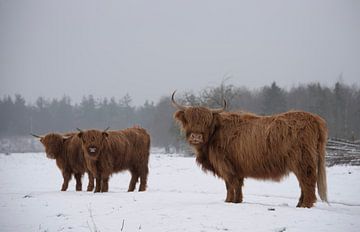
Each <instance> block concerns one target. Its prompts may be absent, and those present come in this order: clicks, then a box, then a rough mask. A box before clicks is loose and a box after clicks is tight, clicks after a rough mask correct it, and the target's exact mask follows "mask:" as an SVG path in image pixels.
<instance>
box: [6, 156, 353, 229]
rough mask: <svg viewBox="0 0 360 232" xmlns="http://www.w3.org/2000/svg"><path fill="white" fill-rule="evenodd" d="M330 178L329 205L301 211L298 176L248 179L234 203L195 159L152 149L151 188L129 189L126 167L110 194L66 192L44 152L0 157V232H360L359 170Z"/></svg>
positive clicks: (338, 169) (344, 169)
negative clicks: (275, 179)
mask: <svg viewBox="0 0 360 232" xmlns="http://www.w3.org/2000/svg"><path fill="white" fill-rule="evenodd" d="M327 177H328V195H329V200H330V205H328V204H326V203H322V202H318V203H317V204H316V206H315V207H314V208H312V209H299V208H296V207H295V206H296V204H297V201H298V197H299V191H300V190H299V187H298V183H297V181H296V178H295V177H294V176H293V175H290V176H289V177H288V178H285V179H284V180H283V181H282V182H280V183H275V182H264V181H256V180H251V179H247V180H246V181H245V186H244V203H242V204H228V203H224V199H225V194H226V192H225V185H224V183H223V181H221V180H219V179H217V178H215V177H213V176H212V175H207V174H205V173H203V172H202V171H201V170H200V168H199V167H197V165H196V163H195V160H194V158H183V157H169V156H166V155H157V154H152V155H151V161H150V175H149V182H148V191H147V192H142V193H139V192H133V193H128V192H126V191H127V186H128V183H129V180H130V176H129V174H128V173H127V172H123V173H118V174H115V175H113V176H112V178H111V179H110V183H109V185H110V188H109V189H110V191H109V192H108V193H96V194H94V193H92V192H91V193H90V192H86V191H82V192H75V191H74V190H75V184H74V182H75V181H74V180H72V181H71V182H70V186H69V189H68V191H67V192H60V191H59V190H60V187H61V184H62V177H61V174H60V171H59V170H58V169H57V167H56V165H55V162H54V161H53V160H49V159H47V158H46V157H45V154H44V153H32V154H30V153H28V154H12V155H10V156H6V155H3V154H0V231H3V232H4V231H16V232H20V231H26V232H28V231H102V232H104V231H156V232H161V231H197V232H198V231H360V167H352V166H335V167H331V168H328V169H327ZM86 185H87V178H84V179H83V189H86Z"/></svg>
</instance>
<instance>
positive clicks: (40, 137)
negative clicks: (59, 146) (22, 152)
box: [30, 133, 43, 139]
mask: <svg viewBox="0 0 360 232" xmlns="http://www.w3.org/2000/svg"><path fill="white" fill-rule="evenodd" d="M30 135H32V136H34V137H35V138H38V139H42V138H43V137H42V136H40V135H36V134H32V133H30Z"/></svg>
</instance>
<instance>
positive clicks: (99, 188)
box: [94, 175, 101, 193]
mask: <svg viewBox="0 0 360 232" xmlns="http://www.w3.org/2000/svg"><path fill="white" fill-rule="evenodd" d="M95 180H96V182H95V183H96V185H95V191H94V192H95V193H98V192H100V190H101V177H100V176H99V175H97V176H96V178H95Z"/></svg>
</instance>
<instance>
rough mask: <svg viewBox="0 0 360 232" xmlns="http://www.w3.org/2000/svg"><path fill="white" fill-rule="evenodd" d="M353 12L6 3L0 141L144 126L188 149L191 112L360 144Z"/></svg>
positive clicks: (299, 4)
mask: <svg viewBox="0 0 360 232" xmlns="http://www.w3.org/2000/svg"><path fill="white" fill-rule="evenodd" d="M359 12H360V2H359V1H356V0H330V1H328V0H317V1H308V0H305V1H286V0H275V1H266V0H255V1H254V0H253V1H215V0H198V1H189V0H181V1H180V0H175V1H165V0H162V1H159V0H154V1H145V0H139V1H130V0H125V1H115V0H114V1H94V0H74V1H70V0H64V1H55V0H31V1H21V0H12V1H6V0H0V35H1V36H0V136H1V137H2V138H8V137H13V136H28V134H29V133H30V132H33V133H38V134H43V133H48V132H54V131H57V132H65V131H70V130H74V129H75V128H76V127H80V128H82V129H86V128H99V129H100V128H106V127H107V126H111V128H113V129H121V128H124V127H128V126H132V125H134V124H139V125H141V126H143V127H145V128H147V129H148V130H149V131H150V133H151V135H152V142H153V145H154V146H163V147H166V148H167V149H170V148H174V149H181V147H182V146H183V144H182V141H183V139H182V138H181V135H180V134H179V131H178V129H177V126H176V125H175V124H174V122H173V119H172V113H173V111H174V109H173V108H172V107H171V105H170V95H171V93H172V92H173V91H174V90H175V89H177V90H178V94H177V99H179V101H180V102H182V103H184V104H201V105H204V106H210V107H219V106H220V103H221V100H222V99H223V98H226V100H227V101H228V102H229V110H232V111H239V110H247V111H252V112H255V113H258V114H262V115H265V114H272V113H277V112H282V111H286V110H288V109H300V110H306V111H310V112H314V113H317V114H319V115H321V116H323V117H324V118H325V119H326V120H327V122H328V126H329V128H330V135H331V136H333V137H339V138H346V139H351V140H358V139H359V138H360V128H359V123H358V121H359V119H360V109H359V108H360V96H359V95H360V94H359V85H360V43H359V41H360V14H359Z"/></svg>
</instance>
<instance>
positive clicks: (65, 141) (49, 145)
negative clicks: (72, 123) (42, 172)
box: [39, 133, 94, 191]
mask: <svg viewBox="0 0 360 232" xmlns="http://www.w3.org/2000/svg"><path fill="white" fill-rule="evenodd" d="M75 134H76V133H67V134H65V135H62V134H58V133H49V134H47V135H45V136H39V138H40V142H41V143H42V144H43V145H44V147H45V152H46V156H47V157H48V158H49V159H55V160H56V165H57V166H58V167H59V169H60V170H61V173H62V175H63V178H64V182H63V184H62V187H61V191H66V190H67V188H68V185H69V181H70V179H71V176H72V175H74V176H75V180H76V191H81V188H82V184H81V177H82V176H83V174H84V173H85V172H87V173H88V177H89V183H88V186H87V191H92V190H93V189H94V178H93V176H92V175H91V173H90V172H89V171H88V170H87V168H86V163H85V159H84V155H83V152H82V149H81V141H80V139H79V138H78V137H77V136H73V135H75Z"/></svg>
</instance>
